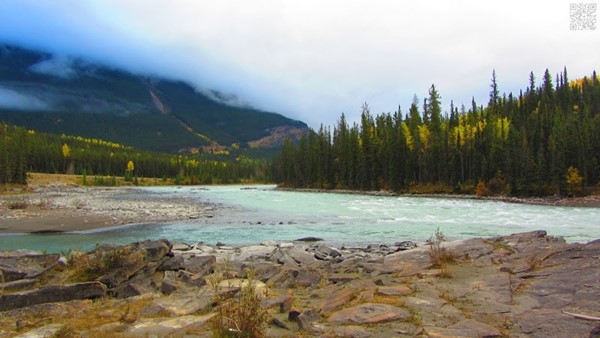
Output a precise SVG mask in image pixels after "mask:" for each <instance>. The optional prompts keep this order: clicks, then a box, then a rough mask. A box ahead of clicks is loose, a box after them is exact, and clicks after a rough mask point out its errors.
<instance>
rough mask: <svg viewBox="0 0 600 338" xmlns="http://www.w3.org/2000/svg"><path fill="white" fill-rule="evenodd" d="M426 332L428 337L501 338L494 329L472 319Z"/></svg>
mask: <svg viewBox="0 0 600 338" xmlns="http://www.w3.org/2000/svg"><path fill="white" fill-rule="evenodd" d="M426 331H427V334H428V336H429V337H465V338H467V337H486V338H494V337H502V334H501V333H500V331H498V330H497V329H496V328H495V327H493V326H491V325H488V324H484V323H481V322H478V321H476V320H473V319H465V320H463V321H460V322H458V323H456V324H454V325H450V326H449V327H447V328H431V329H427V330H426Z"/></svg>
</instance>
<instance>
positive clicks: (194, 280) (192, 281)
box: [177, 270, 207, 286]
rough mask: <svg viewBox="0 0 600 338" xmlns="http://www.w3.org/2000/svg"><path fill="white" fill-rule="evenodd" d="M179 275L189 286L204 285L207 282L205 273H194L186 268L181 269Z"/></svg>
mask: <svg viewBox="0 0 600 338" xmlns="http://www.w3.org/2000/svg"><path fill="white" fill-rule="evenodd" d="M177 277H178V279H180V280H181V281H182V282H183V283H184V284H186V285H188V286H204V285H206V284H207V283H206V278H204V276H203V275H200V274H193V273H191V272H187V271H185V270H180V271H179V274H178V275H177Z"/></svg>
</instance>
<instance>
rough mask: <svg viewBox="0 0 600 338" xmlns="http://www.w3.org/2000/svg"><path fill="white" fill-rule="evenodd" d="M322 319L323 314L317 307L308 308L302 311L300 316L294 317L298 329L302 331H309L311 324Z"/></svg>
mask: <svg viewBox="0 0 600 338" xmlns="http://www.w3.org/2000/svg"><path fill="white" fill-rule="evenodd" d="M320 319H321V316H320V315H319V313H318V312H317V311H316V310H315V309H308V310H305V311H302V313H301V314H300V315H298V317H296V318H295V319H294V321H295V322H296V323H298V329H299V330H300V331H309V330H310V329H311V325H312V323H314V322H317V321H319V320H320Z"/></svg>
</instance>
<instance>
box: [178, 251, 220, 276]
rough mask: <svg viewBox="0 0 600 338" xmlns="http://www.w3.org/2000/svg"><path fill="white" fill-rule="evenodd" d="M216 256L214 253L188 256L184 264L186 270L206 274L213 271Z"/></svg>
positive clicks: (196, 273)
mask: <svg viewBox="0 0 600 338" xmlns="http://www.w3.org/2000/svg"><path fill="white" fill-rule="evenodd" d="M216 264H217V258H216V257H215V256H214V255H206V256H195V257H190V258H189V259H188V260H187V261H186V262H185V264H184V268H185V270H186V271H189V272H191V273H193V274H195V275H201V276H204V275H207V274H209V273H211V272H213V271H214V269H215V265H216Z"/></svg>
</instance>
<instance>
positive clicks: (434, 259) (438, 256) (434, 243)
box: [429, 228, 456, 277]
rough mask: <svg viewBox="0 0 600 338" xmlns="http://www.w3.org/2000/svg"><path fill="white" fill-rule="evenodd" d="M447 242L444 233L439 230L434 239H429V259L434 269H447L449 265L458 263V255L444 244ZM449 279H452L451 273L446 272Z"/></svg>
mask: <svg viewBox="0 0 600 338" xmlns="http://www.w3.org/2000/svg"><path fill="white" fill-rule="evenodd" d="M445 240H446V238H445V236H444V234H443V233H442V231H441V230H440V229H439V228H438V229H437V230H436V231H435V234H434V236H433V237H432V238H430V239H429V245H430V247H429V259H430V261H431V266H432V267H433V268H440V269H442V273H444V270H448V269H447V265H448V264H452V263H455V262H456V255H455V254H454V252H452V251H451V250H448V249H446V248H445V247H444V245H443V244H442V243H443V242H444V241H445ZM446 274H447V275H448V276H447V277H451V273H450V271H446Z"/></svg>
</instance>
